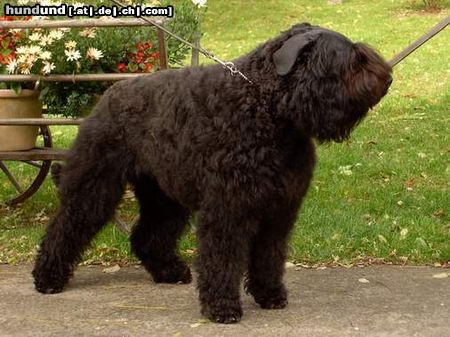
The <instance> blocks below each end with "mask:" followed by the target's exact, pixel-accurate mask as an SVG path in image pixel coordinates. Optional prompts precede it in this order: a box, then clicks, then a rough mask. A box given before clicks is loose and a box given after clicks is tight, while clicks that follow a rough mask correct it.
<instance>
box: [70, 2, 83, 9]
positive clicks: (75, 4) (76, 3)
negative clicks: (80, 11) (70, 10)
mask: <svg viewBox="0 0 450 337" xmlns="http://www.w3.org/2000/svg"><path fill="white" fill-rule="evenodd" d="M84 6H86V5H85V4H84V3H82V2H75V3H74V4H73V7H74V8H79V7H84Z"/></svg>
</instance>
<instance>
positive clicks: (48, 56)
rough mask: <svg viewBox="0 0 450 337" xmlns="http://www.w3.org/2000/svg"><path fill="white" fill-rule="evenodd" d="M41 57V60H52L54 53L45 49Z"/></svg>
mask: <svg viewBox="0 0 450 337" xmlns="http://www.w3.org/2000/svg"><path fill="white" fill-rule="evenodd" d="M39 57H40V58H41V60H50V59H51V58H52V53H50V52H49V51H47V50H46V51H43V52H42V53H41V54H40V55H39Z"/></svg>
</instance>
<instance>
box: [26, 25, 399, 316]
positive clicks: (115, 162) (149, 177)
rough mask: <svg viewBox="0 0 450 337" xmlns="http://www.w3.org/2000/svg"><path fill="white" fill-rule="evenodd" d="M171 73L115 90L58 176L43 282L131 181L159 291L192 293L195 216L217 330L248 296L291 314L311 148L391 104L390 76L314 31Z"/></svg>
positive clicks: (58, 271)
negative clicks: (188, 235)
mask: <svg viewBox="0 0 450 337" xmlns="http://www.w3.org/2000/svg"><path fill="white" fill-rule="evenodd" d="M235 64H236V66H237V68H238V69H239V70H241V71H242V72H243V73H244V74H245V75H247V76H248V77H249V78H250V79H251V81H252V83H249V82H247V81H245V80H244V79H243V78H242V77H240V76H236V75H235V76H231V75H230V73H229V72H228V71H227V70H224V69H223V68H221V67H220V66H218V65H213V66H208V67H204V68H203V67H200V68H187V69H182V70H168V71H161V72H158V73H155V74H152V75H149V76H143V77H140V78H136V79H133V80H128V81H124V82H120V83H118V84H116V85H114V86H113V87H112V88H110V89H109V90H108V91H107V92H106V93H105V94H104V96H103V98H102V99H101V101H100V102H99V103H98V105H97V106H96V108H95V111H94V113H93V114H92V116H91V117H89V118H88V119H87V120H86V121H85V122H84V124H83V125H82V127H81V128H80V132H79V134H78V137H77V139H76V141H75V144H74V145H73V147H72V149H71V150H70V151H69V155H68V158H67V165H66V166H64V167H63V168H62V170H61V172H60V173H61V176H60V186H59V191H60V194H61V207H60V210H59V212H58V214H57V215H56V217H55V219H53V221H52V222H51V224H50V225H49V227H48V229H47V234H46V236H45V238H44V240H43V242H42V244H41V248H40V252H39V256H38V258H37V261H36V265H35V268H34V271H33V275H34V278H35V285H36V289H37V290H38V291H40V292H42V293H57V292H60V291H61V290H62V289H63V287H64V285H65V284H66V283H67V282H68V280H69V277H70V275H71V273H72V270H73V268H74V266H75V265H76V263H77V262H78V261H79V260H80V255H81V254H82V252H83V249H84V248H85V247H86V245H88V244H89V242H90V241H91V240H92V238H93V237H94V236H95V234H96V233H97V232H98V231H99V230H100V229H101V228H102V227H103V226H104V225H105V223H106V222H107V221H108V219H109V218H111V216H112V215H113V213H114V210H115V207H116V206H117V204H118V203H119V201H120V199H121V197H122V194H123V192H124V188H125V185H126V183H127V182H130V183H131V184H132V185H133V186H134V188H135V193H136V196H137V198H138V200H139V202H140V206H141V208H140V220H139V223H138V224H137V225H136V227H135V228H134V229H133V233H132V235H131V244H132V249H133V251H134V253H135V254H136V255H137V256H138V257H139V259H140V260H141V261H142V263H143V265H144V266H145V268H146V269H147V270H148V271H149V272H150V273H151V275H152V276H153V278H154V280H155V282H170V283H175V282H183V283H188V282H190V281H191V273H190V270H189V267H188V266H187V265H186V264H185V263H184V262H183V261H181V260H180V258H179V256H178V255H177V252H176V245H177V240H178V238H179V237H180V235H181V234H182V232H183V229H184V228H185V226H186V224H187V220H188V217H189V215H190V214H191V213H192V212H194V211H198V215H199V217H198V218H199V224H198V232H197V234H198V240H199V249H198V251H199V255H198V259H197V269H198V275H199V277H198V288H199V292H200V302H201V307H202V313H203V314H204V315H205V316H207V317H208V318H210V319H211V320H213V321H216V322H221V323H232V322H237V321H239V319H240V318H241V316H242V309H241V304H240V297H239V286H240V282H241V280H242V276H243V273H244V272H245V271H248V280H247V283H246V286H247V289H248V291H249V292H250V294H252V295H253V297H254V298H255V301H256V302H257V303H259V304H260V306H261V307H262V308H268V309H278V308H283V307H285V306H286V304H287V297H286V289H285V287H284V285H283V282H282V276H283V269H284V261H285V258H286V246H287V241H288V236H289V233H290V231H291V229H292V226H293V224H294V222H295V220H296V216H297V211H298V209H299V207H300V204H301V201H302V199H303V197H304V196H305V193H306V191H307V189H308V186H309V183H310V181H311V177H312V174H313V168H314V163H315V154H314V153H315V150H314V143H313V138H315V139H317V140H318V141H319V142H323V141H342V140H344V139H346V138H347V137H348V136H349V134H350V132H351V130H352V129H353V127H354V126H355V125H357V124H358V122H359V121H360V120H361V119H362V118H363V117H364V116H365V115H366V113H367V112H368V110H369V109H370V108H371V107H373V106H374V105H375V104H377V103H378V102H379V101H380V99H381V98H382V97H383V96H384V95H385V94H386V92H387V90H388V87H389V85H390V83H391V81H392V79H391V68H390V67H389V65H388V64H386V63H385V62H384V61H383V60H382V58H381V57H380V56H378V55H377V54H376V53H375V52H374V51H373V50H372V49H370V48H369V47H367V46H365V45H363V44H360V43H352V42H351V41H349V40H348V39H347V38H345V37H344V36H342V35H340V34H338V33H335V32H332V31H329V30H326V29H323V28H319V27H316V26H311V25H309V24H301V25H296V26H294V27H292V28H291V29H290V30H288V31H286V32H284V33H283V34H281V35H280V36H278V37H277V38H275V39H273V40H271V41H268V42H267V43H265V44H263V45H262V46H260V47H258V48H257V49H255V50H254V51H252V52H251V53H249V54H248V55H246V56H243V57H241V58H239V59H238V60H236V62H235Z"/></svg>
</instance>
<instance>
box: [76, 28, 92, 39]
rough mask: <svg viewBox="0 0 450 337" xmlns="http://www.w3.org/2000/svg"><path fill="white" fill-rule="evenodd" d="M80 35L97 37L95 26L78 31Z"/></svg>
mask: <svg viewBox="0 0 450 337" xmlns="http://www.w3.org/2000/svg"><path fill="white" fill-rule="evenodd" d="M78 34H79V35H80V36H83V37H88V38H91V39H92V38H94V37H95V28H85V29H83V30H82V31H81V32H79V33H78Z"/></svg>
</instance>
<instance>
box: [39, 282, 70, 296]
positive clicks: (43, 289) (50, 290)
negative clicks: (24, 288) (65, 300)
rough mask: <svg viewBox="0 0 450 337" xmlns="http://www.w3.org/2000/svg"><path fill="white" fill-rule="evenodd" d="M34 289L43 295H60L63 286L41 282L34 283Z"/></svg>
mask: <svg viewBox="0 0 450 337" xmlns="http://www.w3.org/2000/svg"><path fill="white" fill-rule="evenodd" d="M34 287H35V288H36V290H37V291H39V292H40V293H42V294H58V293H60V292H62V291H63V289H64V286H63V285H52V286H49V285H47V284H42V283H40V282H34Z"/></svg>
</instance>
